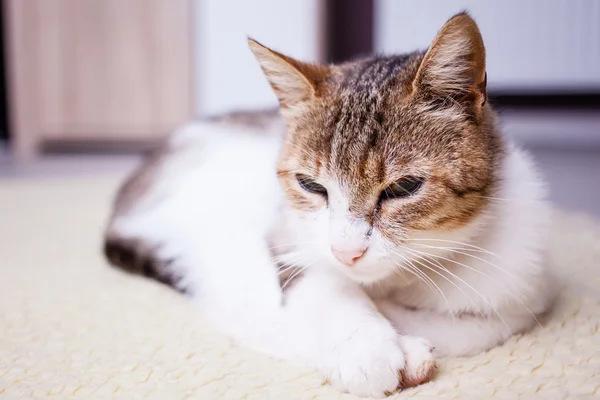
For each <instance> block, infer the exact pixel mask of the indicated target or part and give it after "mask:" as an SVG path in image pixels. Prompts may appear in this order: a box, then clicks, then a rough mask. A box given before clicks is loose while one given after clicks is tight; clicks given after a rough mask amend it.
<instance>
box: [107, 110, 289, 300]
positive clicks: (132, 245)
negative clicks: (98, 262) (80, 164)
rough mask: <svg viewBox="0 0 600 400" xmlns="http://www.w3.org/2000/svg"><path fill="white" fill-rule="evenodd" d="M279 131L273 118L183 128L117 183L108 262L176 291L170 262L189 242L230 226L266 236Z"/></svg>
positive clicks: (274, 200) (275, 199)
mask: <svg viewBox="0 0 600 400" xmlns="http://www.w3.org/2000/svg"><path fill="white" fill-rule="evenodd" d="M284 133H285V124H284V122H283V121H282V120H281V119H280V118H279V117H278V116H277V114H275V113H272V112H255V113H235V114H228V115H224V116H221V117H215V118H209V119H204V120H198V121H193V122H189V123H187V124H185V125H183V126H181V127H180V128H179V129H177V130H176V131H175V132H173V134H172V135H170V136H169V137H168V138H166V139H165V141H164V142H163V144H162V145H161V146H159V147H158V148H156V149H155V150H154V151H152V152H151V153H150V154H148V155H147V156H146V157H144V159H143V160H142V162H141V164H140V165H139V166H138V168H137V169H136V170H134V171H133V173H131V174H130V175H129V176H128V178H127V179H126V180H125V182H124V183H123V184H122V185H121V187H120V189H119V191H118V193H117V195H116V198H115V201H114V207H113V214H112V216H111V218H110V221H109V223H108V226H107V230H106V235H105V253H106V256H107V258H108V259H109V261H110V262H111V263H112V264H113V265H115V266H118V267H120V268H124V269H126V270H129V271H133V272H139V273H144V274H146V275H148V276H152V277H155V278H157V279H159V280H161V281H163V282H166V283H168V284H170V285H173V286H176V287H179V286H178V283H177V280H176V279H175V278H173V277H174V276H176V275H177V274H175V273H173V271H171V270H170V269H169V268H170V267H169V265H168V264H169V263H168V260H170V259H172V258H173V257H175V254H178V252H179V250H180V249H181V246H184V245H185V243H186V241H187V240H188V238H197V239H201V242H202V243H206V245H209V244H210V243H213V242H215V240H216V239H215V237H222V236H227V235H231V234H232V233H234V232H231V231H228V230H231V228H236V229H238V228H239V227H243V226H252V227H253V229H254V230H255V232H256V234H260V232H266V230H267V229H268V227H269V225H270V223H271V220H272V218H273V210H274V209H276V208H277V205H278V204H279V201H280V199H281V194H280V189H279V186H278V185H277V175H276V170H275V165H276V161H277V157H278V153H279V146H280V144H281V142H282V139H283V137H284ZM173 246H176V247H177V249H176V250H173ZM157 249H162V250H160V251H159V250H157ZM161 252H163V253H164V254H163V253H161ZM180 289H181V288H180Z"/></svg>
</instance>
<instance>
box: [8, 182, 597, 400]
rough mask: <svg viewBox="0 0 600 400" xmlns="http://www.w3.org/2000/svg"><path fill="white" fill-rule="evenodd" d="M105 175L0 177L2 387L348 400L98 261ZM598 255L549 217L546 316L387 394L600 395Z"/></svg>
mask: <svg viewBox="0 0 600 400" xmlns="http://www.w3.org/2000/svg"><path fill="white" fill-rule="evenodd" d="M116 184H117V182H116V180H115V178H114V177H106V178H92V179H88V180H84V179H83V178H82V179H80V180H65V181H12V182H7V181H0V398H2V399H4V398H6V399H11V400H12V399H19V398H24V399H33V398H78V399H79V398H80V399H107V398H115V399H128V400H130V399H138V398H139V399H169V400H170V399H313V398H325V399H346V398H348V399H349V398H353V397H352V396H349V395H343V394H340V393H338V392H337V391H336V390H334V389H332V388H330V387H329V386H327V385H326V384H324V382H322V380H321V379H320V378H319V377H318V376H317V375H316V374H315V373H314V372H312V371H310V370H308V369H304V368H299V367H297V366H295V365H291V364H289V363H285V362H280V361H275V360H271V359H269V358H267V357H264V356H262V355H259V354H255V353H253V352H251V351H248V350H244V349H239V348H236V347H234V346H232V345H231V344H230V343H229V342H228V341H227V340H226V339H224V338H223V337H221V336H220V335H218V334H216V333H214V332H212V331H210V330H209V329H208V328H207V327H206V326H205V325H204V324H203V321H202V319H201V317H200V316H199V315H198V314H197V313H196V312H195V310H194V309H193V308H192V307H191V306H190V305H189V304H188V303H187V302H186V300H185V299H184V298H182V297H181V296H179V295H178V294H177V293H175V292H173V291H171V290H170V289H168V288H167V287H163V286H161V285H159V284H157V283H154V282H152V281H149V280H145V279H142V278H137V277H132V276H127V275H125V274H122V273H120V272H118V271H115V270H113V269H110V268H108V266H107V264H106V263H105V261H104V260H103V258H102V257H101V255H100V244H101V242H100V237H101V235H100V233H101V228H102V225H103V223H104V218H105V217H106V215H107V212H108V208H109V200H110V197H111V196H112V192H113V190H114V189H115V187H116ZM515 223H518V221H515ZM599 260H600V227H599V226H598V225H596V224H594V223H593V222H592V221H591V220H589V219H588V218H586V217H583V216H568V215H564V214H557V215H556V216H555V225H554V240H553V254H552V260H551V263H552V267H553V268H554V269H555V270H556V271H557V273H558V274H559V275H560V276H561V277H562V278H561V281H562V283H563V284H564V289H563V291H562V294H561V297H560V300H559V303H558V305H557V308H556V310H555V312H554V314H553V315H552V317H551V318H550V319H549V320H548V321H547V322H546V323H545V326H544V327H543V328H537V329H536V330H535V331H534V332H532V333H530V334H527V335H524V336H522V337H518V338H514V339H513V340H511V341H510V342H509V343H507V344H506V345H505V346H503V347H501V348H497V349H494V350H492V351H490V352H488V353H486V354H482V355H479V356H477V357H473V358H469V359H450V360H442V361H441V368H440V371H439V374H438V375H437V377H436V378H435V379H434V380H433V382H431V383H428V384H426V385H423V386H421V387H417V388H414V389H410V390H405V391H404V392H402V393H400V394H397V395H395V398H399V399H403V398H408V397H415V398H419V399H439V398H464V399H488V398H503V399H516V398H525V399H531V398H541V399H559V398H568V399H573V398H583V397H587V396H590V397H596V398H600V332H599V320H600V318H599V317H600V292H599V291H598V289H600V268H599V264H600V261H599Z"/></svg>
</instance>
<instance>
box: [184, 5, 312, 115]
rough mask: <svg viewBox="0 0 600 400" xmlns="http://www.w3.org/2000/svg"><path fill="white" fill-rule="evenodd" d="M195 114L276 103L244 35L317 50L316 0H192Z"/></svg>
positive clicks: (301, 52)
mask: <svg viewBox="0 0 600 400" xmlns="http://www.w3.org/2000/svg"><path fill="white" fill-rule="evenodd" d="M194 4H195V10H194V20H195V27H194V53H195V55H194V58H195V66H194V71H195V81H196V88H195V94H196V96H195V97H196V98H195V104H196V106H195V112H196V114H197V115H205V114H213V113H220V112H225V111H229V110H236V109H252V108H263V107H269V106H274V105H276V104H277V101H276V98H275V96H274V95H273V93H272V91H271V88H270V87H269V85H268V83H267V81H266V80H265V78H264V77H263V75H262V73H261V71H260V67H259V66H258V64H257V63H256V60H255V59H254V56H253V55H252V53H251V52H250V50H249V49H248V46H247V42H246V37H247V36H251V37H253V38H254V39H256V40H258V41H259V42H261V43H263V44H265V45H267V46H269V47H272V48H274V49H275V50H278V51H281V52H283V53H285V54H289V55H290V56H293V57H296V58H299V59H303V60H307V61H318V60H320V59H321V54H322V48H321V47H322V36H323V35H322V31H323V30H322V24H321V19H322V15H323V13H322V10H321V8H322V6H323V2H322V1H320V0H195V3H194Z"/></svg>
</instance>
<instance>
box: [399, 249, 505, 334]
mask: <svg viewBox="0 0 600 400" xmlns="http://www.w3.org/2000/svg"><path fill="white" fill-rule="evenodd" d="M405 250H406V251H408V252H409V253H411V254H413V255H414V253H413V251H415V252H417V253H420V254H423V255H425V257H431V256H432V255H430V254H427V253H425V252H421V251H418V250H414V249H408V248H405ZM435 257H437V256H435ZM447 260H448V261H451V260H449V259H447ZM439 265H440V266H441V268H442V269H443V270H444V271H445V272H446V273H448V274H450V275H451V276H453V277H454V278H455V279H458V280H459V281H460V282H462V283H463V284H464V285H465V286H467V287H468V288H469V289H471V290H472V291H473V292H475V293H476V294H477V295H478V296H479V297H480V298H481V300H483V301H484V302H485V303H486V304H487V306H488V307H490V308H491V309H492V311H494V313H495V314H496V315H497V316H498V318H499V319H500V321H502V323H503V324H504V326H505V327H506V328H507V329H510V328H509V326H508V324H507V323H506V321H505V320H504V318H502V316H501V315H500V313H499V312H498V310H496V308H495V307H494V306H493V305H492V303H490V301H489V300H488V299H486V298H485V297H484V296H483V295H482V294H481V293H480V292H479V291H478V290H477V289H475V288H474V287H473V286H471V285H470V284H469V283H468V282H466V281H465V280H464V279H462V278H461V277H459V276H458V275H456V274H454V273H452V272H451V271H449V270H448V268H445V267H443V266H442V265H441V264H439Z"/></svg>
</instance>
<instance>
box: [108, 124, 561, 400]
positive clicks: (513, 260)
mask: <svg viewBox="0 0 600 400" xmlns="http://www.w3.org/2000/svg"><path fill="white" fill-rule="evenodd" d="M281 129H282V128H281V127H280V126H276V127H274V130H275V131H281ZM279 142H280V138H278V136H277V135H276V134H270V135H265V134H264V133H256V132H245V131H241V130H240V129H239V128H233V127H223V126H217V125H208V124H200V123H196V124H190V125H188V126H185V127H184V128H182V129H181V130H180V131H179V132H177V133H176V134H175V135H174V136H173V138H172V141H171V145H172V146H173V147H176V148H185V150H183V152H182V153H180V154H179V155H178V156H176V157H173V158H172V160H171V161H169V162H168V163H167V164H166V165H165V166H163V167H162V169H161V172H160V177H159V179H158V182H157V184H156V185H155V187H154V188H153V189H152V191H151V192H150V193H149V194H148V195H147V196H146V198H145V199H144V200H143V201H141V202H140V203H139V205H138V207H137V209H136V210H135V211H134V212H132V213H130V214H129V215H126V216H123V217H120V218H119V219H117V220H116V221H114V224H113V227H112V228H113V230H116V231H118V232H119V233H120V234H121V235H122V236H124V237H136V238H143V239H144V240H146V241H148V242H150V243H156V244H160V245H161V246H162V247H161V248H160V251H161V255H162V256H164V257H168V258H173V257H177V260H178V261H177V263H176V267H177V268H178V271H179V272H180V273H181V274H183V276H184V278H185V279H184V283H183V284H184V285H185V286H187V287H188V288H190V289H191V292H192V294H193V299H194V301H195V302H196V303H197V304H198V306H199V307H200V308H201V309H202V311H203V313H204V314H205V315H206V316H207V317H208V318H209V319H210V321H211V322H212V323H213V324H215V325H216V326H217V327H218V328H219V329H221V330H223V331H224V332H226V333H227V334H228V335H230V336H231V337H233V338H234V339H236V340H237V341H238V342H239V343H240V344H242V345H244V346H248V347H251V348H254V349H256V350H259V351H262V352H266V353H268V354H271V355H274V356H277V357H282V358H287V359H294V360H299V361H303V362H306V363H308V364H309V365H312V366H314V367H316V368H318V369H319V371H321V373H322V374H323V375H324V376H325V377H326V378H327V379H328V380H329V381H330V382H332V383H333V384H334V385H335V386H337V387H339V388H341V389H342V390H346V391H349V392H351V393H354V394H358V395H364V396H378V397H380V396H383V395H384V394H385V393H386V392H391V391H393V390H394V389H396V387H397V386H398V385H399V383H400V381H399V379H400V375H399V371H402V375H403V376H404V377H405V378H406V377H411V379H413V378H414V379H417V380H420V379H422V378H423V377H424V376H425V375H427V374H429V373H430V372H431V368H433V365H434V362H433V357H432V354H431V345H430V344H429V342H431V343H432V344H433V345H434V346H435V347H436V352H437V353H438V354H441V355H467V354H475V353H477V352H481V351H484V350H486V349H489V348H491V347H493V346H495V345H497V344H500V343H502V342H503V341H504V340H505V339H506V338H507V337H509V336H510V335H512V334H514V333H515V332H520V331H523V330H524V329H527V328H529V327H531V326H532V325H533V324H534V323H535V317H534V316H533V315H538V314H540V313H542V312H544V311H545V310H547V309H548V307H549V303H550V301H551V299H552V287H551V284H550V279H549V276H548V275H547V274H546V271H545V269H544V268H543V262H542V261H543V260H542V259H541V258H540V257H541V250H542V249H543V247H544V242H543V237H544V233H545V231H546V226H547V225H546V223H547V220H548V216H547V213H546V212H547V211H546V206H545V204H544V202H543V201H542V198H543V188H542V186H541V185H540V183H539V182H540V180H539V178H538V177H537V175H536V174H535V172H534V170H533V165H532V163H531V162H530V161H529V159H528V157H527V156H526V155H525V154H523V153H522V152H521V151H519V150H517V149H515V148H512V147H511V148H510V149H509V153H508V156H507V157H506V159H505V160H504V163H503V164H502V167H501V176H502V178H503V179H502V188H501V190H500V191H499V194H498V196H501V197H502V199H493V200H492V201H491V206H490V207H489V208H488V210H487V212H486V213H485V214H484V215H483V216H481V217H480V218H479V219H478V220H477V221H475V222H473V224H471V225H470V226H468V227H466V228H464V229H461V230H460V231H456V232H452V233H441V232H430V233H427V234H421V235H420V236H417V235H414V236H413V237H412V238H413V239H420V240H419V241H417V240H415V241H413V242H411V241H407V245H406V247H405V248H396V247H395V246H394V245H393V244H392V243H390V242H388V241H387V240H385V239H384V238H383V237H382V236H381V235H380V233H379V232H378V231H377V230H376V229H375V230H373V231H372V232H371V231H370V226H369V225H368V224H367V223H365V222H364V221H357V220H355V219H352V218H351V217H349V216H348V213H347V201H346V199H345V194H344V189H343V188H341V187H338V186H336V184H335V181H334V180H333V179H332V180H331V181H330V182H326V183H324V184H326V186H327V188H328V192H329V196H330V207H329V208H327V207H324V208H323V209H321V210H319V211H317V212H305V213H299V212H295V211H293V210H292V209H291V208H289V207H287V206H286V203H285V199H284V196H283V193H282V192H281V188H280V186H279V183H278V182H277V177H276V175H275V162H276V159H277V155H278V148H279ZM426 190H427V183H425V184H424V186H423V188H422V191H423V193H426ZM407 201H418V198H416V199H414V200H407ZM267 238H270V239H271V242H272V243H273V245H274V246H275V247H276V248H277V249H278V250H277V253H283V255H282V257H283V258H284V259H286V260H287V261H288V262H289V263H291V264H293V265H296V266H298V267H300V268H304V273H303V275H302V278H301V279H300V280H298V281H297V282H294V283H293V284H292V286H291V287H290V288H289V290H286V291H285V298H284V294H282V291H281V289H280V285H279V280H278V277H277V271H276V269H275V267H274V265H273V260H272V259H271V255H270V254H271V251H270V250H271V249H269V247H268V246H269V245H268V244H267ZM455 242H464V243H466V244H465V245H460V244H457V243H455ZM332 245H336V246H347V247H349V248H354V247H357V246H358V247H361V246H362V247H368V250H367V252H366V253H365V255H364V256H363V257H362V258H361V259H360V260H359V262H357V263H356V265H355V266H353V267H352V268H349V267H347V266H345V265H344V264H342V263H341V262H339V261H338V260H337V259H336V258H335V257H334V256H333V255H332V253H331V249H330V248H331V246H332ZM448 248H453V249H454V250H456V249H458V251H460V252H462V253H463V254H460V253H453V252H452V250H453V249H448ZM282 249H283V250H282ZM481 249H485V251H483V250H481ZM417 251H419V252H425V254H427V255H430V256H431V257H436V259H437V260H438V262H439V265H440V268H441V267H443V268H445V269H446V271H450V272H451V273H452V274H454V277H452V276H450V275H449V274H445V273H444V274H445V275H447V277H446V278H442V277H441V276H440V275H439V274H437V275H436V274H435V273H433V272H432V271H430V270H428V269H427V268H426V267H425V266H424V265H427V264H426V263H425V262H424V260H423V259H421V261H422V262H423V264H424V265H420V264H419V263H418V261H419V260H420V259H419V257H418V255H419V254H422V253H416V252H417ZM487 252H489V253H494V254H493V255H492V254H488V253H487ZM467 254H471V255H472V256H468V255H467ZM406 260H409V261H410V262H412V263H413V264H414V265H415V266H417V267H420V269H421V270H422V272H424V273H426V274H428V276H429V277H430V279H431V280H432V282H433V283H434V284H435V285H437V287H439V289H440V290H441V292H442V293H443V295H440V293H439V292H437V291H436V290H431V288H429V287H428V286H427V285H425V284H423V283H422V281H421V280H419V279H417V278H415V276H414V275H411V274H409V273H407V272H406V271H404V272H400V273H398V268H399V265H405V264H406ZM459 263H460V264H463V265H462V266H461V265H460V264H459ZM430 269H431V267H430ZM456 277H458V278H459V279H457V278H456ZM432 286H433V285H432ZM378 309H379V310H378ZM413 309H417V310H413ZM384 315H385V317H384ZM394 328H395V329H394ZM398 333H400V334H398ZM403 335H409V336H403ZM414 336H417V338H415V337H414ZM418 337H422V338H424V339H420V338H418Z"/></svg>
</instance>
